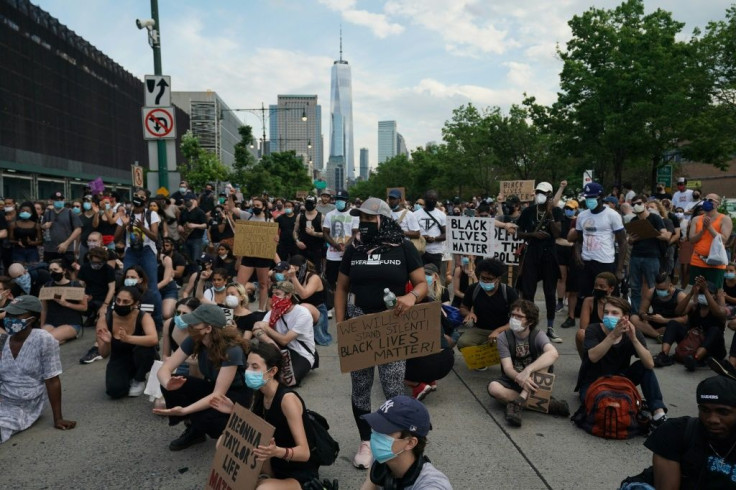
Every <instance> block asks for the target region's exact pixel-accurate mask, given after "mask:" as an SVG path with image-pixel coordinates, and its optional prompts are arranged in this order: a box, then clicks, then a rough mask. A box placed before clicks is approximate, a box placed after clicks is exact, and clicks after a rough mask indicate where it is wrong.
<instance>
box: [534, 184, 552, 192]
mask: <svg viewBox="0 0 736 490" xmlns="http://www.w3.org/2000/svg"><path fill="white" fill-rule="evenodd" d="M534 190H535V191H541V192H544V193H547V192H552V191H553V189H552V184H550V183H549V182H540V183H539V184H537V187H536V188H535V189H534Z"/></svg>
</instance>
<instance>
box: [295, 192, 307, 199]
mask: <svg viewBox="0 0 736 490" xmlns="http://www.w3.org/2000/svg"><path fill="white" fill-rule="evenodd" d="M308 195H309V191H296V198H297V199H304V198H305V197H307V196H308Z"/></svg>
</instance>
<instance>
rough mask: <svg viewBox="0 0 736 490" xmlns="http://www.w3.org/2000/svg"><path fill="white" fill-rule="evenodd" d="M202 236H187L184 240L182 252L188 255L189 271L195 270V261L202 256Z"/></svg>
mask: <svg viewBox="0 0 736 490" xmlns="http://www.w3.org/2000/svg"><path fill="white" fill-rule="evenodd" d="M202 248H203V244H202V238H189V239H188V240H187V241H186V242H184V253H186V254H187V255H188V256H189V261H190V262H189V272H195V270H196V267H197V261H198V260H199V258H200V257H201V256H202Z"/></svg>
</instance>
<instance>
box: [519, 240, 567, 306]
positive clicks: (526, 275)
mask: <svg viewBox="0 0 736 490" xmlns="http://www.w3.org/2000/svg"><path fill="white" fill-rule="evenodd" d="M559 278H560V268H559V266H558V265H557V256H556V255H555V249H554V246H552V245H548V246H542V245H531V246H529V247H528V248H527V250H526V253H525V254H524V265H523V266H522V268H521V296H522V297H523V298H524V299H527V300H529V301H532V302H533V301H534V295H535V294H536V292H537V282H538V281H539V280H540V279H541V280H542V289H543V290H544V300H545V304H546V305H547V320H553V319H554V318H555V307H556V306H557V305H556V302H555V291H556V289H557V280H558V279H559Z"/></svg>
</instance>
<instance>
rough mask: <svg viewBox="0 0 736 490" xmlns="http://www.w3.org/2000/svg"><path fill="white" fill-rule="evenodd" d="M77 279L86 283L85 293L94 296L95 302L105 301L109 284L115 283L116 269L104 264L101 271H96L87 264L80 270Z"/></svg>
mask: <svg viewBox="0 0 736 490" xmlns="http://www.w3.org/2000/svg"><path fill="white" fill-rule="evenodd" d="M77 278H78V279H79V280H80V281H83V282H84V291H85V292H86V293H87V294H89V295H90V296H92V299H93V300H95V301H105V298H106V297H107V290H108V286H109V284H110V283H111V282H115V269H113V268H112V267H110V266H109V265H107V264H102V268H101V269H99V270H94V269H93V268H92V266H91V265H90V264H89V262H87V263H85V264H84V265H83V266H82V267H80V268H79V275H78V276H77Z"/></svg>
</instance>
